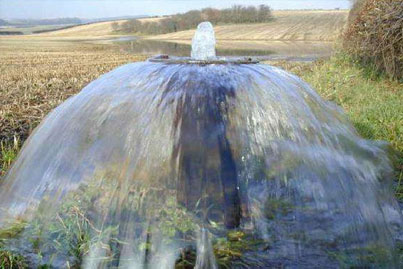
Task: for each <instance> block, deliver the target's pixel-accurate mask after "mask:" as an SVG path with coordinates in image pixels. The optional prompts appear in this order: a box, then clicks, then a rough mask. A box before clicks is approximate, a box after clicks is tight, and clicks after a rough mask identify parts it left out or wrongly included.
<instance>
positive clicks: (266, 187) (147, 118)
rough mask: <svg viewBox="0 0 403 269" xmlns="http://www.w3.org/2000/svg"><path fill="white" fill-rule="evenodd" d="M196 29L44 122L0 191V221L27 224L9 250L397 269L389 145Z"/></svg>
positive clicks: (210, 263)
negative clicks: (187, 50) (172, 49)
mask: <svg viewBox="0 0 403 269" xmlns="http://www.w3.org/2000/svg"><path fill="white" fill-rule="evenodd" d="M199 29H201V30H200V31H201V32H199V31H198V32H196V35H195V38H194V40H193V43H194V50H193V53H192V56H193V58H192V57H170V56H159V57H154V58H152V59H149V60H148V61H146V62H139V63H133V64H128V65H125V66H122V67H119V68H117V69H115V70H113V71H111V72H109V73H107V74H105V75H103V76H102V77H100V78H99V79H97V80H95V81H93V82H92V83H90V84H89V85H88V86H86V87H85V88H84V89H83V90H82V91H81V92H80V93H79V94H77V95H75V96H73V97H71V98H69V99H68V100H66V101H65V102H64V103H63V104H62V105H60V106H59V107H57V108H56V109H55V110H54V111H52V112H51V113H50V114H49V115H48V116H47V117H46V118H45V119H44V120H43V122H42V123H41V124H40V125H39V126H38V127H37V128H36V129H35V131H34V132H33V134H32V135H31V136H30V138H29V139H28V140H27V141H26V143H25V145H24V147H23V149H22V151H21V153H20V155H19V157H18V159H17V161H16V162H15V163H14V165H13V167H12V168H11V170H10V171H9V173H8V175H7V177H6V178H5V180H4V182H3V183H2V185H1V186H0V226H1V227H2V229H10V227H11V228H12V227H13V225H15V224H16V223H17V221H18V225H19V226H18V227H21V225H23V227H24V228H20V229H19V230H18V233H16V234H15V235H14V236H12V237H7V238H0V239H2V240H3V241H4V242H7V244H6V245H5V246H4V247H5V248H7V249H9V250H13V251H17V252H18V253H19V254H21V255H23V256H24V257H27V259H28V262H29V264H30V266H31V267H36V266H39V265H44V264H48V265H51V266H54V267H67V266H72V265H76V266H83V267H86V268H98V267H130V268H145V267H147V268H173V267H178V268H191V267H193V266H195V267H196V268H215V267H220V266H221V267H223V266H227V267H234V268H242V267H249V268H262V267H263V268H264V267H276V266H277V267H278V266H283V267H291V268H312V267H322V268H323V267H331V268H333V267H335V268H337V267H339V266H342V265H345V264H343V262H344V263H347V265H349V266H368V264H369V265H370V266H371V265H372V266H373V265H374V264H373V263H371V262H372V261H373V260H374V258H373V257H376V262H379V263H381V262H382V265H385V266H387V267H389V268H392V267H398V262H396V258H395V254H394V248H395V243H396V240H397V238H399V236H401V235H399V233H401V225H402V216H401V212H400V209H399V207H398V204H397V202H396V201H395V200H394V198H393V194H391V191H390V188H389V187H390V186H389V184H388V178H390V177H391V171H392V169H391V165H390V161H389V159H388V157H387V147H386V145H385V144H384V143H381V142H375V141H368V140H364V139H362V138H361V137H359V136H358V134H357V133H356V131H355V129H354V128H353V127H352V125H351V124H350V123H349V121H348V119H347V117H346V116H345V114H344V113H343V112H342V111H341V109H340V108H339V107H337V106H336V105H334V104H333V103H330V102H327V101H325V100H323V99H321V98H320V97H319V96H318V95H317V93H316V92H315V91H314V90H313V89H312V88H311V87H310V86H309V85H308V84H306V83H305V82H303V81H302V80H301V79H299V78H298V77H296V76H294V75H292V74H289V73H287V72H285V71H283V70H281V69H279V68H275V67H272V66H269V65H265V64H260V63H259V62H258V60H256V59H253V58H243V57H238V58H230V57H217V56H215V54H214V45H215V38H214V36H212V34H213V33H212V31H211V27H210V25H209V24H208V23H207V24H206V23H205V24H203V25H202V26H201V27H200V28H199ZM198 42H202V44H200V43H198ZM205 42H207V44H206V43H205ZM0 234H1V233H0ZM3 241H0V246H1V242H3ZM38 253H40V254H41V255H38ZM376 253H381V255H378V256H381V258H379V257H378V256H376ZM368 256H370V258H368V260H369V261H367V260H365V257H368ZM340 257H342V258H340ZM345 257H347V258H345ZM378 258H379V259H378ZM346 260H347V261H348V262H346ZM340 264H341V265H340ZM375 266H377V265H375Z"/></svg>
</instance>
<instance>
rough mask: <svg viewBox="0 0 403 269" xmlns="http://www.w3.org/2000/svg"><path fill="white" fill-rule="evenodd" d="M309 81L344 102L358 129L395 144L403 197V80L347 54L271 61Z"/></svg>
mask: <svg viewBox="0 0 403 269" xmlns="http://www.w3.org/2000/svg"><path fill="white" fill-rule="evenodd" d="M271 64H273V65H277V66H280V67H282V68H284V69H286V70H288V71H291V72H293V73H295V74H296V75H298V76H300V77H301V78H302V79H304V80H305V81H307V82H308V83H309V84H311V85H312V86H313V88H314V89H315V90H316V91H317V92H318V93H319V94H320V95H321V96H322V97H323V98H324V99H326V100H329V101H332V102H335V103H337V104H338V105H339V106H341V107H342V108H343V109H344V110H345V112H346V113H347V115H348V116H349V118H350V120H351V121H352V123H353V125H354V126H355V128H356V130H357V132H358V133H359V134H360V135H361V136H362V137H364V138H366V139H371V140H383V141H387V142H388V143H390V145H391V149H392V150H391V151H393V154H391V155H392V156H393V157H392V159H393V161H394V166H395V172H396V175H395V179H396V189H395V190H396V197H398V198H399V199H400V200H403V182H402V181H403V180H402V177H403V170H402V169H403V105H402V100H403V90H402V89H403V84H402V83H401V82H398V81H391V80H389V79H388V78H386V77H383V76H380V75H377V74H376V72H374V71H373V69H371V68H363V67H360V66H359V65H357V64H355V63H354V62H353V61H352V60H351V59H350V58H348V57H347V56H345V55H343V54H337V55H335V56H334V57H332V58H331V59H329V60H322V61H318V62H315V63H292V62H277V63H271Z"/></svg>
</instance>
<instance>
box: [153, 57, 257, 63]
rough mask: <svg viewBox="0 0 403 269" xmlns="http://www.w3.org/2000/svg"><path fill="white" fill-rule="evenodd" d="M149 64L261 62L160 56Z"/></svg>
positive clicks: (255, 61) (248, 58) (235, 58)
mask: <svg viewBox="0 0 403 269" xmlns="http://www.w3.org/2000/svg"><path fill="white" fill-rule="evenodd" d="M148 61H149V62H154V63H167V64H198V65H210V64H257V63H259V60H257V59H256V58H253V57H217V58H216V59H212V60H195V59H192V58H190V57H175V56H168V55H158V56H155V57H152V58H149V59H148Z"/></svg>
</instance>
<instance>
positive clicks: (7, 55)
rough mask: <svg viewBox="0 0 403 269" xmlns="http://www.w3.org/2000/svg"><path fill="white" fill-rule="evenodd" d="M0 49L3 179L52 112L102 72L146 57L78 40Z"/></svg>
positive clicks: (14, 43) (9, 43)
mask: <svg viewBox="0 0 403 269" xmlns="http://www.w3.org/2000/svg"><path fill="white" fill-rule="evenodd" d="M0 50H1V52H2V53H1V54H0V107H1V109H0V141H1V149H2V150H1V151H2V153H1V154H0V159H1V160H2V162H1V164H0V176H1V175H2V174H4V172H5V170H6V168H7V167H8V165H9V164H10V163H11V160H12V159H13V156H14V155H15V149H16V148H18V147H19V145H20V144H21V143H22V142H23V141H24V140H25V139H26V137H27V135H28V134H29V133H30V132H31V131H32V129H33V128H34V127H35V126H36V125H37V124H38V123H39V122H40V120H42V119H43V117H44V116H45V115H46V114H47V113H48V112H49V111H50V110H51V109H53V108H54V107H56V106H57V105H58V104H60V103H61V102H63V101H64V100H66V99H67V98H68V97H69V96H71V95H73V94H75V93H77V92H78V91H80V90H81V89H82V88H83V87H84V86H85V85H86V84H88V83H89V82H90V81H92V80H94V79H95V78H97V77H99V76H100V75H101V74H103V73H106V72H108V71H109V70H111V69H113V68H115V67H117V66H119V65H122V64H125V63H128V62H133V61H138V60H143V59H144V56H137V55H130V54H125V53H123V52H118V51H117V50H116V49H114V48H113V47H111V46H104V45H95V44H85V43H78V42H60V41H59V42H51V41H32V40H31V41H28V40H27V39H25V40H24V41H21V40H20V39H16V40H14V39H6V40H4V39H3V40H1V42H0Z"/></svg>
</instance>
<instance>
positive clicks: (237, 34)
mask: <svg viewBox="0 0 403 269" xmlns="http://www.w3.org/2000/svg"><path fill="white" fill-rule="evenodd" d="M273 15H274V17H275V20H274V21H272V22H269V23H258V24H237V25H234V24H233V25H218V26H216V27H215V28H214V29H215V32H216V37H217V39H219V40H294V41H295V40H301V41H302V40H305V41H334V40H335V39H336V38H337V37H338V36H339V34H340V33H341V30H342V29H343V27H344V25H345V23H346V21H347V17H348V11H347V10H323V11H322V10H304V11H274V12H273ZM193 34H194V30H187V31H181V32H176V33H169V34H164V35H157V36H149V37H147V38H148V39H158V40H191V38H192V37H193Z"/></svg>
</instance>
